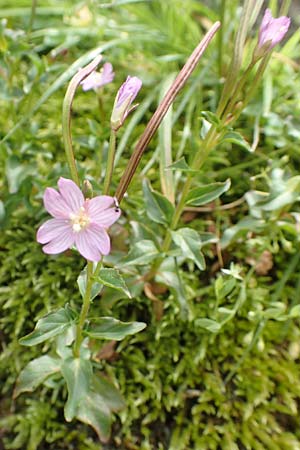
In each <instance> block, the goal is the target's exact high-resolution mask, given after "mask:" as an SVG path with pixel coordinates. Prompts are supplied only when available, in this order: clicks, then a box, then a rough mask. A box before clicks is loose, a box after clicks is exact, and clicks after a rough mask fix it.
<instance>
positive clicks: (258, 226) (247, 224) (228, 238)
mask: <svg viewBox="0 0 300 450" xmlns="http://www.w3.org/2000/svg"><path fill="white" fill-rule="evenodd" d="M264 226H265V222H264V221H263V220H258V219H254V218H252V217H244V218H243V219H242V220H240V221H239V222H238V223H237V224H236V225H233V226H232V227H230V228H227V229H226V230H225V231H224V233H223V236H222V238H221V246H222V248H226V247H227V246H228V245H229V244H231V242H232V241H233V240H234V239H237V238H238V237H239V236H240V235H241V234H242V233H243V232H244V233H245V232H247V231H248V230H251V231H254V232H258V231H261V230H262V229H263V227H264Z"/></svg>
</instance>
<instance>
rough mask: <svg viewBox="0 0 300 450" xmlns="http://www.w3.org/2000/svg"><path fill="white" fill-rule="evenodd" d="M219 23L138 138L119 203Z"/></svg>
mask: <svg viewBox="0 0 300 450" xmlns="http://www.w3.org/2000/svg"><path fill="white" fill-rule="evenodd" d="M220 25H221V24H220V22H216V23H215V24H214V25H213V26H212V28H211V29H210V30H209V31H208V33H206V35H205V36H204V38H203V39H202V41H201V42H200V43H199V45H198V46H197V47H196V48H195V50H194V51H193V53H192V54H191V56H190V57H189V59H188V60H187V62H186V63H185V65H184V66H183V68H182V69H181V71H180V72H179V74H178V75H177V77H176V79H175V81H174V83H173V84H172V86H171V87H170V89H169V90H168V92H167V93H166V95H165V96H164V98H163V100H162V102H161V103H160V105H159V106H158V108H157V110H156V111H155V113H154V114H153V116H152V117H151V119H150V121H149V122H148V125H147V127H146V129H145V131H144V133H143V134H142V136H141V137H140V139H139V141H138V143H137V145H136V147H135V149H134V152H133V154H132V156H131V158H130V160H129V162H128V164H127V167H126V169H125V172H124V174H123V176H122V178H121V180H120V183H119V185H118V187H117V190H116V197H117V199H118V201H119V203H121V200H122V199H123V197H124V194H125V192H126V190H127V188H128V186H129V184H130V182H131V180H132V177H133V175H134V174H135V171H136V169H137V166H138V164H139V162H140V160H141V158H142V155H143V153H144V151H145V149H146V148H147V146H148V144H149V142H150V141H151V139H152V137H153V135H154V133H155V132H156V130H157V128H158V127H159V125H160V123H161V121H162V120H163V118H164V116H165V115H166V113H167V111H168V109H169V107H170V106H171V104H172V103H173V102H174V99H175V97H176V96H177V94H178V93H179V91H180V90H181V89H182V88H183V86H184V85H185V83H186V81H187V80H188V78H189V77H190V75H191V74H192V72H193V71H194V69H195V68H196V66H197V63H198V61H199V59H200V58H201V56H202V55H203V53H204V51H205V49H206V48H207V46H208V44H209V43H210V41H211V40H212V38H213V37H214V35H215V33H216V32H217V31H218V29H219V28H220Z"/></svg>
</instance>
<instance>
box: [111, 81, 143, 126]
mask: <svg viewBox="0 0 300 450" xmlns="http://www.w3.org/2000/svg"><path fill="white" fill-rule="evenodd" d="M141 87H142V82H141V80H140V79H139V78H137V77H130V76H128V77H127V79H126V81H125V83H123V84H122V86H121V87H120V89H119V91H118V93H117V96H116V99H115V103H114V107H113V112H112V115H111V119H110V123H111V127H112V129H113V130H114V131H117V130H118V129H119V128H120V127H121V126H122V125H123V123H124V121H125V119H126V117H127V116H128V114H129V113H130V112H131V111H132V110H133V109H135V107H136V106H132V107H130V105H131V103H132V102H133V100H134V99H135V97H136V96H137V95H138V92H139V90H140V89H141Z"/></svg>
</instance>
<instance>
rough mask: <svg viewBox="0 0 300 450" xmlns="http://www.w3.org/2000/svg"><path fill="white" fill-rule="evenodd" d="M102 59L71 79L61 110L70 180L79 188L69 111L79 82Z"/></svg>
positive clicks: (99, 57)
mask: <svg viewBox="0 0 300 450" xmlns="http://www.w3.org/2000/svg"><path fill="white" fill-rule="evenodd" d="M101 59H102V56H101V55H98V56H96V58H95V59H94V60H93V61H92V62H91V63H90V64H88V65H87V66H86V67H84V68H83V69H80V70H79V71H78V72H77V73H76V74H75V75H74V77H73V78H72V79H71V81H70V83H69V86H68V89H67V92H66V95H65V97H64V101H63V109H62V134H63V142H64V147H65V152H66V158H67V163H68V166H69V169H70V174H71V178H72V180H73V181H74V182H75V183H76V184H77V185H78V186H79V184H80V183H79V176H78V171H77V167H76V162H75V156H74V151H73V146H72V134H71V111H72V104H73V100H74V96H75V92H76V89H77V87H78V86H79V84H80V83H81V81H82V80H83V79H84V78H86V77H87V76H88V75H89V74H90V73H92V72H93V71H94V70H95V69H96V67H97V66H98V64H99V63H100V61H101Z"/></svg>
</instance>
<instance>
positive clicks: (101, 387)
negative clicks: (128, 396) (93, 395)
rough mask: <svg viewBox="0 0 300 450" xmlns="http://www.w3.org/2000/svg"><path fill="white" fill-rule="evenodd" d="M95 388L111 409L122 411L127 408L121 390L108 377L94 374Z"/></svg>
mask: <svg viewBox="0 0 300 450" xmlns="http://www.w3.org/2000/svg"><path fill="white" fill-rule="evenodd" d="M93 389H94V391H95V392H97V394H98V395H100V397H101V398H102V399H103V401H104V403H105V404H106V406H107V407H108V408H109V409H110V410H111V411H120V410H121V409H123V408H125V406H126V405H125V402H124V399H123V397H122V395H121V394H120V392H119V390H118V389H117V388H116V387H115V386H114V385H113V384H112V383H110V382H109V381H108V380H107V379H106V378H103V377H100V376H99V375H94V379H93Z"/></svg>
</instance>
